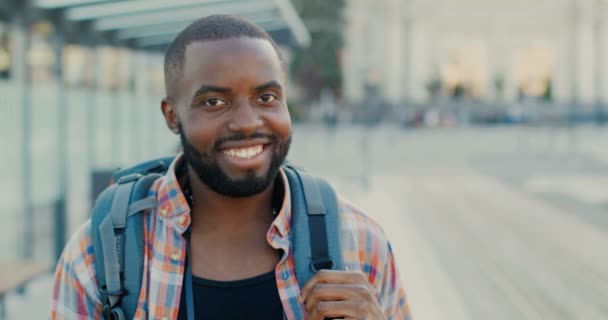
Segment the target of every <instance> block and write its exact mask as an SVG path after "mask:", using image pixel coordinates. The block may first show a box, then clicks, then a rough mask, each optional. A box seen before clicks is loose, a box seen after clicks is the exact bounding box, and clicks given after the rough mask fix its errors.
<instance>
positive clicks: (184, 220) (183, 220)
mask: <svg viewBox="0 0 608 320" xmlns="http://www.w3.org/2000/svg"><path fill="white" fill-rule="evenodd" d="M177 222H178V223H179V224H180V225H181V226H182V227H184V226H186V224H187V223H188V217H186V216H181V217H179V218H178V219H177Z"/></svg>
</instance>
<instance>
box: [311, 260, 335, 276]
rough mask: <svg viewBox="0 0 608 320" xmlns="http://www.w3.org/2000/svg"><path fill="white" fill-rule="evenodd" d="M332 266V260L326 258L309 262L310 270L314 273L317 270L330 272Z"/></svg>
mask: <svg viewBox="0 0 608 320" xmlns="http://www.w3.org/2000/svg"><path fill="white" fill-rule="evenodd" d="M334 266H335V264H334V262H333V260H331V259H327V258H321V259H313V260H312V261H311V262H310V269H311V270H312V271H313V272H315V273H316V272H318V271H319V270H331V269H333V268H334Z"/></svg>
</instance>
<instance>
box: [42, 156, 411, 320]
mask: <svg viewBox="0 0 608 320" xmlns="http://www.w3.org/2000/svg"><path fill="white" fill-rule="evenodd" d="M180 159H181V157H178V159H177V160H176V161H174V162H173V164H172V165H171V167H170V170H169V171H168V173H167V174H166V175H165V176H164V177H163V178H161V179H158V180H157V181H156V182H155V183H154V185H153V187H152V189H151V191H150V192H151V193H152V194H153V195H154V196H155V197H156V201H157V204H158V205H157V206H156V209H155V210H153V212H148V213H147V214H146V215H145V218H144V221H145V226H144V237H145V240H144V274H143V281H142V287H141V291H140V294H139V302H138V308H137V311H136V314H135V319H177V315H178V311H179V310H178V309H179V305H180V303H179V302H180V301H179V300H180V296H181V292H182V284H183V277H184V263H185V257H186V240H185V239H184V238H183V237H182V234H183V233H184V231H186V229H187V228H188V227H189V225H190V221H191V220H190V209H189V206H188V203H187V202H186V199H185V197H184V194H183V193H182V191H181V188H180V186H179V184H178V181H177V178H176V176H175V166H176V163H177V162H178V161H180ZM281 176H282V178H283V182H284V186H285V197H284V199H283V205H282V209H281V211H280V212H279V213H278V214H277V217H276V218H275V220H274V222H273V223H272V225H271V226H270V229H269V230H268V233H267V235H266V239H267V241H268V243H269V244H270V245H271V246H272V247H273V248H275V249H281V250H282V251H283V253H284V254H283V256H282V258H281V260H280V262H279V263H278V264H277V266H276V268H275V274H276V279H277V280H276V281H277V287H278V291H279V295H280V297H281V301H282V303H283V309H284V311H285V314H286V316H287V318H288V319H290V320H296V319H305V318H306V312H305V309H304V305H302V304H300V303H299V302H298V295H299V293H300V288H299V286H298V282H297V280H296V278H295V266H294V256H293V253H292V248H291V245H290V240H289V231H290V221H291V203H290V199H291V198H290V193H289V184H288V183H287V178H286V176H285V174H284V173H283V172H282V171H281ZM339 206H340V219H341V220H340V221H341V232H342V236H341V239H342V246H343V256H344V264H345V267H346V268H347V269H348V270H350V271H361V272H363V273H364V274H365V275H367V278H368V279H369V282H370V284H372V286H373V287H374V289H375V291H376V295H377V297H378V301H379V303H380V306H381V307H382V308H383V310H384V313H385V315H386V317H387V319H409V318H410V313H409V309H408V305H407V302H406V299H405V292H404V289H403V287H402V286H401V283H400V280H399V275H398V271H397V268H396V266H395V261H394V258H393V253H392V250H391V247H390V244H389V243H388V241H387V240H386V238H385V236H384V233H383V231H382V230H381V228H380V227H379V226H378V225H377V224H376V223H374V222H373V221H372V220H371V219H370V218H368V217H367V216H365V215H364V214H363V213H361V212H360V211H359V210H357V209H355V208H354V207H353V206H352V205H350V204H348V203H346V202H345V201H344V200H343V199H340V203H339ZM90 229H91V224H90V221H89V222H87V223H86V224H84V226H82V227H81V228H80V230H79V231H78V232H76V234H75V235H73V236H72V238H71V239H70V241H69V243H68V244H67V245H66V248H65V250H64V252H63V254H62V256H61V258H60V260H59V263H58V265H57V270H56V273H55V285H54V289H53V299H52V305H51V312H50V318H51V319H102V313H101V308H102V302H101V298H100V295H99V292H98V284H97V279H96V277H95V264H94V263H93V259H94V257H93V245H92V241H91V230H90Z"/></svg>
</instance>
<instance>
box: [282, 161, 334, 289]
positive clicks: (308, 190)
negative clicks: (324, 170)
mask: <svg viewBox="0 0 608 320" xmlns="http://www.w3.org/2000/svg"><path fill="white" fill-rule="evenodd" d="M283 169H284V172H285V174H286V175H287V178H288V180H289V188H290V192H291V204H292V214H291V215H292V217H291V219H292V220H291V230H292V231H291V237H292V243H293V250H294V257H295V265H296V266H295V268H296V278H297V279H298V284H299V285H300V287H303V286H304V285H305V284H306V283H307V282H308V280H310V278H312V276H313V275H314V274H315V273H316V272H317V271H318V270H321V269H334V270H342V269H344V265H343V258H342V247H341V245H340V221H339V213H338V201H337V198H336V193H335V191H334V190H333V188H332V187H331V186H330V185H329V184H328V183H327V182H326V181H325V180H322V179H320V178H316V177H313V176H311V175H309V174H308V173H306V172H304V171H302V170H300V169H296V168H295V167H293V166H291V165H287V166H284V167H283Z"/></svg>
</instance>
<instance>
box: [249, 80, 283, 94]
mask: <svg viewBox="0 0 608 320" xmlns="http://www.w3.org/2000/svg"><path fill="white" fill-rule="evenodd" d="M270 88H275V89H278V90H283V87H281V85H280V84H279V82H277V81H276V80H272V81H268V82H266V83H264V84H262V85H259V86H257V87H255V90H256V91H264V90H266V89H270Z"/></svg>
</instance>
